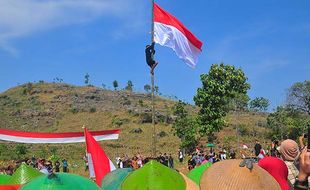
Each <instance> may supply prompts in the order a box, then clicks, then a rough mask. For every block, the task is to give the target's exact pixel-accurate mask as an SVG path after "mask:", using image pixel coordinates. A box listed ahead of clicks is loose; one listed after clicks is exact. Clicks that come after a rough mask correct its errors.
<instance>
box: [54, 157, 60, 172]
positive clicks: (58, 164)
mask: <svg viewBox="0 0 310 190" xmlns="http://www.w3.org/2000/svg"><path fill="white" fill-rule="evenodd" d="M55 172H57V173H58V172H60V162H59V161H58V160H57V161H56V162H55Z"/></svg>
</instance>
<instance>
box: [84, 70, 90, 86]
mask: <svg viewBox="0 0 310 190" xmlns="http://www.w3.org/2000/svg"><path fill="white" fill-rule="evenodd" d="M89 77H90V76H89V74H88V73H86V75H85V76H84V79H85V80H84V82H85V85H89Z"/></svg>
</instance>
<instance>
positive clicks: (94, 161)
mask: <svg viewBox="0 0 310 190" xmlns="http://www.w3.org/2000/svg"><path fill="white" fill-rule="evenodd" d="M84 133H85V141H86V151H87V159H88V167H89V173H90V177H96V183H97V184H98V185H99V186H100V185H101V180H102V179H103V177H104V176H105V175H107V174H108V173H109V172H111V171H113V170H115V169H116V168H115V166H114V165H113V163H112V161H111V160H110V159H109V158H108V156H107V155H106V154H105V152H104V150H103V149H102V148H101V147H100V145H99V143H98V142H97V141H96V140H95V139H94V137H93V136H92V135H91V134H90V132H88V130H87V129H86V128H85V132H84Z"/></svg>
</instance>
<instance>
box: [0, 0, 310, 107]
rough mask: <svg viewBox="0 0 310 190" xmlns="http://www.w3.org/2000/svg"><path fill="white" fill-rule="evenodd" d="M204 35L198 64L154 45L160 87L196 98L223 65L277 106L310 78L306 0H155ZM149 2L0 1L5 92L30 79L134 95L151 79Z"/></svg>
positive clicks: (0, 84) (309, 4)
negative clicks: (129, 87) (115, 88)
mask: <svg viewBox="0 0 310 190" xmlns="http://www.w3.org/2000/svg"><path fill="white" fill-rule="evenodd" d="M157 3H158V4H160V5H161V6H162V7H163V8H164V9H166V10H167V11H169V12H170V13H172V14H174V15H175V16H176V17H177V18H179V20H181V21H182V22H183V23H184V24H185V25H186V26H187V27H188V28H189V29H190V30H191V31H192V32H193V33H194V34H195V35H196V36H197V37H198V38H199V39H201V41H203V43H204V45H203V53H202V55H201V56H200V57H199V62H198V65H197V67H196V69H191V68H190V67H188V66H187V65H186V64H185V63H183V62H182V61H181V60H179V59H178V58H177V56H176V55H175V54H174V52H172V50H170V49H168V48H165V47H159V46H156V49H157V53H156V59H157V60H158V61H159V62H160V64H159V66H158V68H157V70H156V79H155V80H156V85H158V86H159V90H160V92H161V93H163V94H165V95H175V96H177V97H178V98H180V99H182V100H185V101H187V102H190V103H193V100H192V98H193V96H194V95H195V94H196V89H197V88H198V87H200V86H201V82H200V77H199V76H200V74H202V73H207V72H208V71H209V68H210V65H211V64H214V63H220V62H224V63H226V64H232V65H235V66H236V67H240V68H242V69H243V70H244V71H245V73H246V75H247V76H248V78H249V83H250V84H251V86H252V87H251V90H250V91H249V95H250V97H251V98H254V97H258V96H263V97H266V98H268V99H269V100H270V101H271V109H272V108H274V107H275V106H276V105H280V104H281V103H283V101H284V100H285V95H286V90H287V89H288V88H289V87H290V86H291V85H292V84H293V83H295V82H297V81H304V80H309V79H310V77H309V76H310V74H309V73H310V64H309V60H310V46H309V44H310V11H309V10H310V1H309V0H298V1H292V0H259V1H258V0H256V1H254V0H253V1H248V0H237V1H231V0H212V1H211V0H196V1H188V0H165V1H164V0H158V1H157ZM150 24H151V22H150V1H149V0H89V1H85V0H58V1H54V0H44V1H43V0H2V1H0V66H1V69H0V92H3V91H5V90H7V89H9V88H11V87H14V86H16V85H17V84H23V83H26V82H29V81H39V80H45V81H53V79H54V78H56V77H59V78H62V79H63V80H64V82H66V83H70V84H75V85H83V83H84V75H85V73H89V74H90V80H91V83H92V84H94V85H96V86H101V85H102V83H104V84H105V85H106V86H108V87H112V82H113V81H114V80H117V81H118V82H119V85H120V86H121V87H124V86H125V84H126V82H127V80H132V81H133V84H134V88H135V89H136V90H137V91H143V86H144V85H145V84H147V83H149V82H150V78H149V70H148V67H147V65H146V63H145V58H144V47H145V45H146V44H147V43H149V41H150V33H149V32H150Z"/></svg>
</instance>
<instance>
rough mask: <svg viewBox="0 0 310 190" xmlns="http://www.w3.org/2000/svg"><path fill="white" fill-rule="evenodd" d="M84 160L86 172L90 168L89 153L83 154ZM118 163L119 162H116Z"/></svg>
mask: <svg viewBox="0 0 310 190" xmlns="http://www.w3.org/2000/svg"><path fill="white" fill-rule="evenodd" d="M83 161H84V164H85V170H84V171H85V172H86V171H88V170H89V166H88V158H87V154H85V155H84V156H83ZM116 163H117V162H116Z"/></svg>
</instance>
